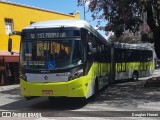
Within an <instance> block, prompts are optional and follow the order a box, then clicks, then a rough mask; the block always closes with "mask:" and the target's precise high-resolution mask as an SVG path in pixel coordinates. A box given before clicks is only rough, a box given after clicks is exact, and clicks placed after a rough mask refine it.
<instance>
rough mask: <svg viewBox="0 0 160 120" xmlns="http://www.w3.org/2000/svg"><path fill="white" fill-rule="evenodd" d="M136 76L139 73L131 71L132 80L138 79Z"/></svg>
mask: <svg viewBox="0 0 160 120" xmlns="http://www.w3.org/2000/svg"><path fill="white" fill-rule="evenodd" d="M138 77H139V75H138V72H136V71H135V72H133V75H132V80H133V81H138Z"/></svg>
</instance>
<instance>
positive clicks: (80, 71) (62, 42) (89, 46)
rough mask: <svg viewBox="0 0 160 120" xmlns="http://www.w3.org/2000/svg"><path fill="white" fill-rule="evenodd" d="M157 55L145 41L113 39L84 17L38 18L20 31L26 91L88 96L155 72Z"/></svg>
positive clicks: (25, 93)
mask: <svg viewBox="0 0 160 120" xmlns="http://www.w3.org/2000/svg"><path fill="white" fill-rule="evenodd" d="M11 43H12V42H11V39H9V51H11ZM152 56H153V52H152V49H151V48H149V47H146V46H144V47H143V46H140V45H129V44H118V43H114V44H111V43H110V42H108V41H107V40H106V39H105V38H104V37H102V36H101V35H100V34H99V33H98V32H97V31H96V30H95V29H94V28H92V26H90V25H89V24H88V23H87V22H86V21H83V20H58V21H44V22H38V23H34V24H32V25H30V26H28V27H25V28H24V29H23V30H22V32H21V48H20V88H21V93H22V95H23V96H24V97H26V98H27V99H30V98H32V97H39V96H47V97H51V98H52V97H69V98H85V99H87V98H89V97H90V96H92V95H93V94H95V93H96V92H97V91H98V90H100V89H102V88H103V87H104V86H107V85H108V84H109V83H113V82H114V81H116V80H120V79H130V78H133V79H135V80H136V79H138V77H142V76H150V75H151V74H152V73H153V70H154V69H153V66H154V65H153V57H152Z"/></svg>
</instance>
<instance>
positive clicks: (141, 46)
mask: <svg viewBox="0 0 160 120" xmlns="http://www.w3.org/2000/svg"><path fill="white" fill-rule="evenodd" d="M113 45H114V48H122V49H140V50H153V45H152V44H150V43H141V44H128V43H117V42H115V43H113Z"/></svg>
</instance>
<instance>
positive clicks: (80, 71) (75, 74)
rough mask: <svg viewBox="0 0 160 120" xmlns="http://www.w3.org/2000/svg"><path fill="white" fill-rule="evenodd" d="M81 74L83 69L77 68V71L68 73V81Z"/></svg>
mask: <svg viewBox="0 0 160 120" xmlns="http://www.w3.org/2000/svg"><path fill="white" fill-rule="evenodd" d="M81 76H83V70H79V71H77V72H76V73H73V74H70V75H69V76H68V81H70V80H74V79H76V78H79V77H81Z"/></svg>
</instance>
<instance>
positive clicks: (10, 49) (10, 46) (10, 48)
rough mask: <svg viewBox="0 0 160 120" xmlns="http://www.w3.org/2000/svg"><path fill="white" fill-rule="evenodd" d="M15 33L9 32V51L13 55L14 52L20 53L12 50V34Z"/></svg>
mask: <svg viewBox="0 0 160 120" xmlns="http://www.w3.org/2000/svg"><path fill="white" fill-rule="evenodd" d="M12 35H13V34H12V33H11V34H9V38H8V52H10V53H11V55H13V54H14V53H15V54H19V53H16V52H13V51H12V38H11V37H10V36H12Z"/></svg>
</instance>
